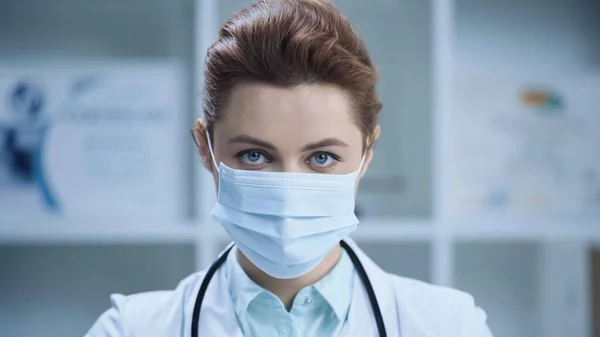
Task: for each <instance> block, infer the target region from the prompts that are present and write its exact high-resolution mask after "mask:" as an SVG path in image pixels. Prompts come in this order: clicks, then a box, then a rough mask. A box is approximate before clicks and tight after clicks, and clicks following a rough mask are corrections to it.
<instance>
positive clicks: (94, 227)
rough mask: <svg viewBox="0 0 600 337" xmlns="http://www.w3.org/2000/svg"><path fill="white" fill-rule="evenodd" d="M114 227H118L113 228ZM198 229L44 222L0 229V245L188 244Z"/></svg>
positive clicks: (188, 225)
mask: <svg viewBox="0 0 600 337" xmlns="http://www.w3.org/2000/svg"><path fill="white" fill-rule="evenodd" d="M117 224H118V225H117ZM199 233H200V229H199V227H198V226H197V225H196V226H194V224H192V223H185V222H180V223H160V224H156V223H154V224H151V222H144V223H141V222H139V223H129V224H123V223H122V222H117V221H112V224H111V223H108V221H107V222H106V223H99V222H98V223H82V222H72V221H71V222H64V221H60V222H59V221H46V222H38V223H21V224H18V225H10V226H8V225H6V224H5V225H1V226H0V244H74V245H85V244H115V243H117V244H118V243H135V244H139V243H189V244H193V243H194V242H195V240H196V239H197V237H198V236H199Z"/></svg>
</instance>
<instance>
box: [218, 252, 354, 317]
mask: <svg viewBox="0 0 600 337" xmlns="http://www.w3.org/2000/svg"><path fill="white" fill-rule="evenodd" d="M225 264H226V266H225V268H226V271H227V281H228V283H229V284H228V286H229V292H230V293H231V298H232V300H233V303H234V306H235V310H236V313H237V315H238V317H244V316H245V314H246V311H247V310H248V306H249V305H250V303H251V302H252V301H253V300H254V299H255V298H257V297H258V296H259V295H261V294H262V293H263V292H268V290H265V289H263V288H262V287H260V286H259V285H258V284H256V283H255V282H254V281H252V279H250V278H249V277H248V275H246V272H244V270H243V269H242V267H241V265H240V264H239V262H238V259H237V247H234V248H233V249H232V250H231V251H230V252H229V256H227V261H226V263H225ZM340 285H342V286H340ZM310 287H312V288H314V289H315V290H316V291H317V292H318V293H319V294H320V295H321V296H322V297H323V298H324V299H325V301H327V303H328V304H329V306H330V307H331V308H332V309H333V311H334V312H335V314H336V316H337V318H338V319H339V320H340V322H343V321H344V320H345V319H346V315H347V314H348V310H349V308H350V303H351V301H352V294H353V287H354V266H353V265H352V261H351V260H350V257H349V256H348V254H347V253H346V251H345V250H344V249H342V252H341V254H340V259H339V260H338V263H337V264H336V265H335V266H334V267H333V268H332V269H331V271H330V272H329V273H328V274H327V275H325V277H323V278H322V279H321V280H319V281H318V282H317V283H315V284H314V285H312V286H310ZM310 287H307V288H310ZM307 288H304V289H306V290H308V289H307ZM304 289H303V290H304Z"/></svg>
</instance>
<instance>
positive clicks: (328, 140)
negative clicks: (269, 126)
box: [229, 135, 348, 152]
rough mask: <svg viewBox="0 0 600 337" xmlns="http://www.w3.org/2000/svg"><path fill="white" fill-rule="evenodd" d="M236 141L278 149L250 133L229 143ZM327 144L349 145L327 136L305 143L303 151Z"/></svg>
mask: <svg viewBox="0 0 600 337" xmlns="http://www.w3.org/2000/svg"><path fill="white" fill-rule="evenodd" d="M234 143H237V144H252V145H256V146H260V147H263V148H265V149H269V150H277V148H276V147H275V146H274V145H273V144H271V143H269V142H266V141H264V140H261V139H258V138H254V137H252V136H248V135H239V136H235V137H233V138H231V139H230V140H229V144H234ZM326 146H343V147H348V144H346V143H344V142H343V141H341V140H339V139H337V138H326V139H323V140H320V141H318V142H315V143H310V144H307V145H305V146H304V147H303V148H302V152H306V151H310V150H316V149H319V148H322V147H326Z"/></svg>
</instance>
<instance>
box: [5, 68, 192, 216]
mask: <svg viewBox="0 0 600 337" xmlns="http://www.w3.org/2000/svg"><path fill="white" fill-rule="evenodd" d="M182 83H183V82H182V78H181V71H180V69H179V68H178V65H177V64H173V63H167V62H165V63H158V62H157V63H148V64H146V63H127V64H116V65H112V64H101V65H96V64H95V65H89V66H88V65H85V66H81V65H79V66H69V65H62V66H52V67H11V66H5V67H4V68H0V222H4V221H9V222H10V221H11V220H17V221H18V220H21V219H32V218H34V219H35V218H38V217H40V216H57V217H65V216H67V217H68V216H73V217H86V218H87V217H92V218H93V219H98V218H122V217H128V218H129V217H136V218H137V217H143V218H148V217H152V218H154V219H156V218H157V217H159V218H173V217H178V216H180V215H181V205H182V202H181V198H182V180H181V177H182V157H181V155H182V153H183V150H182V148H183V147H182V144H181V141H180V139H183V138H182V136H181V135H182V133H183V130H184V128H183V127H182V121H183V120H184V118H183V117H184V113H185V111H184V110H183V102H184V100H183V99H182V93H183V92H184V91H183V90H182Z"/></svg>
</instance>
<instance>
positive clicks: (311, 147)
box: [201, 83, 379, 182]
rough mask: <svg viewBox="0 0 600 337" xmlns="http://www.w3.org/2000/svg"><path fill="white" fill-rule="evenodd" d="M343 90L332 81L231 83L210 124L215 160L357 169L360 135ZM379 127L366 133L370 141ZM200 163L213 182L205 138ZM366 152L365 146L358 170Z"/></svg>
mask: <svg viewBox="0 0 600 337" xmlns="http://www.w3.org/2000/svg"><path fill="white" fill-rule="evenodd" d="M350 104H351V102H350V100H349V98H348V97H347V95H346V93H345V92H344V91H343V90H341V89H338V88H336V87H333V86H324V85H303V86H297V87H293V88H281V87H276V86H272V85H267V84H257V83H246V84H240V85H237V86H235V87H234V89H233V90H232V93H231V95H230V98H229V102H228V104H227V106H226V108H225V109H224V111H223V118H222V119H221V120H219V122H217V123H216V124H215V125H214V127H213V135H212V139H213V147H214V148H213V150H214V154H215V160H216V162H217V164H219V163H220V162H223V163H224V164H225V165H227V166H229V167H231V168H234V169H240V170H261V171H273V172H302V173H334V174H346V173H350V172H353V171H356V170H358V168H359V166H360V162H361V159H362V157H363V154H364V152H363V149H365V144H364V143H363V136H362V134H361V132H360V129H359V128H358V126H357V125H356V124H355V122H354V120H353V115H352V114H353V111H352V109H351V106H350ZM378 136H379V127H378V128H377V130H376V131H375V133H374V134H373V135H372V136H371V138H372V140H373V141H375V140H376V138H377V137H378ZM201 147H202V148H203V149H202V156H203V157H204V165H205V166H206V167H207V168H208V169H209V170H210V171H211V172H212V173H213V176H214V178H215V182H218V172H216V170H215V169H214V167H213V164H212V160H211V158H210V153H209V152H208V150H207V144H205V141H204V140H203V139H202V144H201ZM371 158H372V150H371V149H369V150H367V153H366V158H365V163H364V165H363V169H362V172H361V176H362V174H364V172H366V169H367V168H368V166H369V163H370V161H371Z"/></svg>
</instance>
